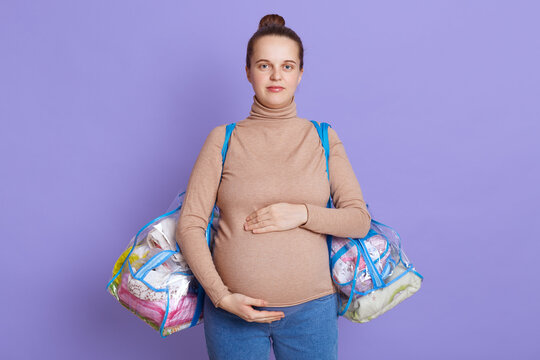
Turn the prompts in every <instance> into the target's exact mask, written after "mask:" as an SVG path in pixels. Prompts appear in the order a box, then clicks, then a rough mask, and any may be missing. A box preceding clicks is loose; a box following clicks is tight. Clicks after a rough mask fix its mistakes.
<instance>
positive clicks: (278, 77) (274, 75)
mask: <svg viewBox="0 0 540 360" xmlns="http://www.w3.org/2000/svg"><path fill="white" fill-rule="evenodd" d="M270 79H272V80H281V74H280V72H279V71H278V70H275V71H273V72H272V74H271V75H270Z"/></svg>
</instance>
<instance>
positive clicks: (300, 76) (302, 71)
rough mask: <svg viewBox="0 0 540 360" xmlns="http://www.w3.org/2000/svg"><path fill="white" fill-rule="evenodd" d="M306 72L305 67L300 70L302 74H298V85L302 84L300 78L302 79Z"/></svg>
mask: <svg viewBox="0 0 540 360" xmlns="http://www.w3.org/2000/svg"><path fill="white" fill-rule="evenodd" d="M303 74H304V69H302V70H300V75H299V76H298V82H297V83H296V86H298V85H299V84H300V80H302V75H303Z"/></svg>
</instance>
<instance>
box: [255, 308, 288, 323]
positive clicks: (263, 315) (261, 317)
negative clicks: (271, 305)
mask: <svg viewBox="0 0 540 360" xmlns="http://www.w3.org/2000/svg"><path fill="white" fill-rule="evenodd" d="M284 316H285V314H284V313H283V312H281V311H267V310H255V309H253V311H250V313H249V314H248V316H247V317H248V319H249V320H248V321H257V322H268V321H276V320H280V319H282V318H283V317H284Z"/></svg>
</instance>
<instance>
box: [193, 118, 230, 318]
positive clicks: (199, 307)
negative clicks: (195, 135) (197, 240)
mask: <svg viewBox="0 0 540 360" xmlns="http://www.w3.org/2000/svg"><path fill="white" fill-rule="evenodd" d="M235 127H236V123H231V124H229V125H227V127H226V128H225V140H224V141H223V147H222V149H221V175H220V177H219V182H220V184H221V177H222V175H223V166H224V165H225V158H226V157H227V152H228V150H229V140H230V138H231V134H232V132H233V130H234V128H235ZM216 204H217V200H216V202H215V203H214V208H215V207H216ZM213 221H214V211H213V210H212V215H211V217H210V221H209V222H208V226H207V228H206V242H207V244H208V247H210V240H211V239H212V222H213ZM205 295H206V293H205V291H204V288H203V287H202V285H201V284H199V286H198V293H197V305H196V307H195V313H194V314H193V319H192V320H191V324H190V325H189V327H192V326H195V325H196V324H197V322H198V321H199V317H200V315H201V312H202V309H203V305H204V296H205Z"/></svg>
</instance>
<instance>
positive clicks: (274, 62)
mask: <svg viewBox="0 0 540 360" xmlns="http://www.w3.org/2000/svg"><path fill="white" fill-rule="evenodd" d="M299 66H300V59H299V58H298V45H297V44H296V42H295V41H294V40H291V39H289V38H287V37H284V36H274V35H265V36H263V37H260V38H259V39H258V40H257V41H256V42H255V45H254V46H253V55H252V56H251V69H248V67H247V66H246V73H247V78H248V81H249V82H250V83H251V85H252V86H253V90H254V91H255V96H256V97H257V99H258V100H259V101H260V102H261V103H262V104H263V105H265V106H267V107H269V108H280V107H284V106H286V105H288V104H290V103H291V101H292V97H293V96H294V92H295V91H296V87H297V86H298V84H300V80H301V79H302V74H303V73H304V69H302V71H300V69H299ZM272 87H277V88H281V90H279V91H278V90H277V89H274V88H272Z"/></svg>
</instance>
